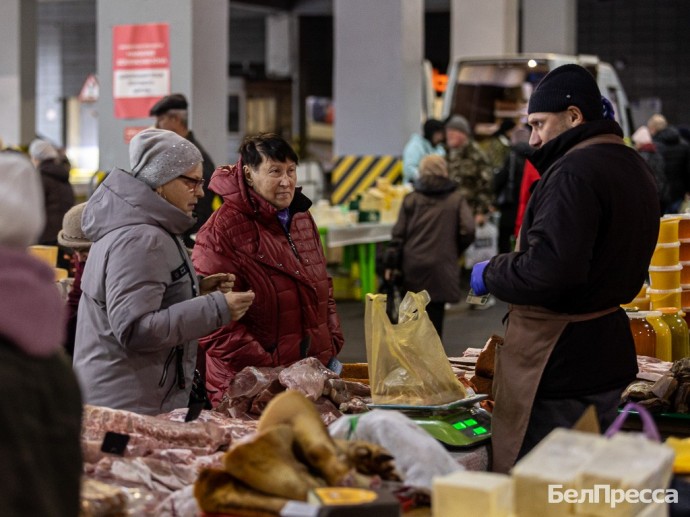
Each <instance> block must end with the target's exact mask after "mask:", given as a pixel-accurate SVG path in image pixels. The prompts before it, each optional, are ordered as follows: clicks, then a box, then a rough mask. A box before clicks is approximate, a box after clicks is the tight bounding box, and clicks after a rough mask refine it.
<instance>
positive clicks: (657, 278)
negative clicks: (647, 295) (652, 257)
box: [649, 264, 683, 290]
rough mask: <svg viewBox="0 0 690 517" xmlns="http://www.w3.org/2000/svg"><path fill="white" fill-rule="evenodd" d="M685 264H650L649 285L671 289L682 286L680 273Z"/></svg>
mask: <svg viewBox="0 0 690 517" xmlns="http://www.w3.org/2000/svg"><path fill="white" fill-rule="evenodd" d="M682 270H683V266H681V265H680V264H674V265H673V266H649V287H650V289H657V290H669V289H678V288H679V287H680V273H681V271H682Z"/></svg>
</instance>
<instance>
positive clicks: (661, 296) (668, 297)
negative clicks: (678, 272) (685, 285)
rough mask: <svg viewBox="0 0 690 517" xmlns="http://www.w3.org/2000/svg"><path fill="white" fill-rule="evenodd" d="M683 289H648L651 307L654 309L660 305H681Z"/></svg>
mask: <svg viewBox="0 0 690 517" xmlns="http://www.w3.org/2000/svg"><path fill="white" fill-rule="evenodd" d="M682 292H683V290H682V289H681V288H680V287H679V288H678V289H651V288H650V289H647V294H648V295H649V307H650V308H651V309H652V310H656V309H659V308H660V307H681V306H682V299H681V296H680V295H681V293H682Z"/></svg>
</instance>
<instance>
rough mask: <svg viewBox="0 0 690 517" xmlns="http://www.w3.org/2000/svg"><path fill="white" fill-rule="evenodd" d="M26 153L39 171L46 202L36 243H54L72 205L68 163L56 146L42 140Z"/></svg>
mask: <svg viewBox="0 0 690 517" xmlns="http://www.w3.org/2000/svg"><path fill="white" fill-rule="evenodd" d="M29 156H30V157H31V161H32V163H33V164H34V166H35V167H36V168H37V169H38V172H40V173H41V182H42V183H43V197H44V202H45V214H46V225H45V227H44V228H43V233H42V234H41V236H40V237H39V239H38V244H45V245H49V246H53V245H56V244H57V235H58V232H59V231H60V229H61V228H62V218H63V217H64V216H65V214H66V213H67V210H69V209H70V208H72V206H74V191H73V190H72V185H71V184H70V182H69V165H68V164H67V163H65V162H64V161H63V160H61V159H60V155H59V153H58V151H57V149H56V148H55V147H54V146H53V145H52V144H50V143H49V142H46V141H45V140H40V139H35V140H34V141H33V142H31V145H30V146H29Z"/></svg>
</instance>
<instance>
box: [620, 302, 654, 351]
mask: <svg viewBox="0 0 690 517" xmlns="http://www.w3.org/2000/svg"><path fill="white" fill-rule="evenodd" d="M648 312H649V311H639V312H627V315H628V318H630V331H631V332H632V335H633V339H634V341H635V353H636V354H637V355H646V356H647V357H654V352H655V350H656V332H655V331H654V327H653V326H652V324H651V323H650V322H649V321H647V314H648Z"/></svg>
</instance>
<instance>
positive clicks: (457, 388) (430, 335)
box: [364, 291, 467, 406]
mask: <svg viewBox="0 0 690 517" xmlns="http://www.w3.org/2000/svg"><path fill="white" fill-rule="evenodd" d="M428 303H429V294H428V293H427V292H426V291H421V292H419V293H413V292H411V291H408V292H407V293H406V294H405V297H404V298H403V300H402V302H401V303H400V307H399V320H398V323H397V324H393V323H391V321H390V319H389V318H388V316H387V315H386V295H385V294H368V295H367V300H366V308H365V313H364V336H365V340H366V346H367V361H368V363H369V384H370V387H371V398H372V402H373V403H374V404H406V405H414V406H431V405H441V404H447V403H449V402H454V401H456V400H460V399H464V398H466V396H467V394H466V391H465V388H464V387H463V385H462V384H461V383H460V381H459V380H458V379H457V377H455V374H454V373H453V370H452V368H451V366H450V362H449V361H448V357H446V353H445V351H444V350H443V344H442V343H441V338H440V337H439V335H438V333H437V332H436V329H435V328H434V325H433V323H431V320H430V319H429V316H428V314H427V313H426V310H425V307H426V305H427V304H428Z"/></svg>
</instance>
